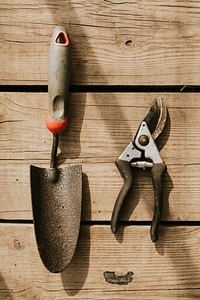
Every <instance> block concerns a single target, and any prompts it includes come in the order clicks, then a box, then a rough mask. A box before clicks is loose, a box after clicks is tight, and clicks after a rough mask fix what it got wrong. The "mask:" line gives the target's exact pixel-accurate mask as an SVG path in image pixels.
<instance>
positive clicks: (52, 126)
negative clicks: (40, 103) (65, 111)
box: [46, 113, 68, 133]
mask: <svg viewBox="0 0 200 300" xmlns="http://www.w3.org/2000/svg"><path fill="white" fill-rule="evenodd" d="M46 126H47V128H48V130H49V131H51V132H52V133H61V132H63V131H64V130H65V128H67V126H68V117H66V118H65V120H63V121H53V120H51V119H50V118H49V116H48V113H47V115H46Z"/></svg>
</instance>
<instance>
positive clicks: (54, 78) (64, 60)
mask: <svg viewBox="0 0 200 300" xmlns="http://www.w3.org/2000/svg"><path fill="white" fill-rule="evenodd" d="M69 78H70V44H69V38H68V33H67V30H66V28H65V27H64V26H56V27H55V29H54V31H53V34H52V38H51V45H50V50H49V64H48V93H49V99H48V116H49V118H50V119H51V120H52V121H63V120H65V119H66V116H67V103H68V92H69Z"/></svg>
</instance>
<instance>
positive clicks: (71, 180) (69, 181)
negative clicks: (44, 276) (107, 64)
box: [30, 165, 82, 273]
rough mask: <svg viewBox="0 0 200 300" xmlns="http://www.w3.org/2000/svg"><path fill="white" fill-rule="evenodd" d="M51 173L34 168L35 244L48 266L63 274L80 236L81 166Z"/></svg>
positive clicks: (32, 175) (49, 170) (32, 185)
mask: <svg viewBox="0 0 200 300" xmlns="http://www.w3.org/2000/svg"><path fill="white" fill-rule="evenodd" d="M52 170H53V171H55V169H52V168H49V169H45V168H38V167H35V166H31V169H30V171H31V194H32V207H33V219H34V228H35V235H36V241H37V245H38V250H39V253H40V257H41V259H42V262H43V264H44V265H45V267H46V268H47V269H48V270H49V271H50V272H52V273H58V272H62V271H63V270H64V269H65V268H66V267H67V265H68V264H69V263H70V261H71V259H72V257H73V255H74V252H75V249H76V244H77V240H78V236H79V229H80V220H81V201H82V172H81V166H80V165H73V166H69V167H67V168H64V169H62V168H58V169H56V172H57V180H56V181H53V180H52V178H53V177H52Z"/></svg>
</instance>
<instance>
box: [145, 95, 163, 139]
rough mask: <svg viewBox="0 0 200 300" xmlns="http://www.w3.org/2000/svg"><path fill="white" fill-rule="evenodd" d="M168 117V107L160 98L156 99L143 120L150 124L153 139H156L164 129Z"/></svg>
mask: <svg viewBox="0 0 200 300" xmlns="http://www.w3.org/2000/svg"><path fill="white" fill-rule="evenodd" d="M166 119H167V108H166V106H165V104H164V102H163V99H162V98H160V99H159V101H158V100H157V99H155V100H154V101H153V103H152V105H151V107H150V110H149V112H148V114H147V115H146V117H145V118H144V120H143V121H145V122H146V123H147V125H148V128H149V130H150V132H151V135H152V137H153V139H154V140H155V139H156V138H157V137H158V136H159V135H160V133H161V132H162V131H163V129H164V126H165V123H166Z"/></svg>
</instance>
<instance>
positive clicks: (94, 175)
mask: <svg viewBox="0 0 200 300" xmlns="http://www.w3.org/2000/svg"><path fill="white" fill-rule="evenodd" d="M159 96H160V95H158V94H146V93H144V94H140V93H135V94H133V93H127V94H126V93H121V94H120V93H109V94H102V93H96V94H91V93H88V94H85V93H77V94H71V95H70V124H69V127H68V130H67V131H66V132H65V133H64V134H63V135H62V136H61V138H60V148H61V150H59V153H60V155H59V158H58V160H59V164H60V166H64V167H67V165H68V164H77V163H80V164H82V167H83V173H84V174H83V214H82V219H83V220H102V221H104V220H110V218H111V213H112V209H113V206H114V203H115V200H116V197H117V195H118V192H119V190H120V188H121V186H122V183H123V181H122V179H121V176H120V174H119V172H118V170H117V168H116V167H115V164H114V161H115V159H116V158H117V157H118V156H119V154H120V153H121V152H122V151H123V149H125V147H126V146H127V145H128V143H129V142H130V141H131V139H132V136H133V134H134V133H135V132H136V130H137V127H138V126H139V124H140V122H141V121H142V119H143V117H144V116H145V115H146V113H147V112H148V110H149V107H150V105H151V102H152V100H153V99H154V98H155V97H159ZM162 96H163V97H164V100H165V103H166V105H167V106H168V111H169V118H168V121H167V125H166V128H165V129H164V132H163V133H162V135H161V136H160V137H159V138H158V142H157V144H158V146H159V148H162V149H161V156H162V157H163V159H164V160H165V162H166V164H167V166H168V173H167V174H166V175H165V177H164V213H163V220H168V221H170V220H174V221H177V220H180V221H195V220H199V219H200V206H199V197H200V184H199V176H200V171H199V164H200V149H199V145H200V118H199V115H200V101H199V95H198V94H181V93H179V94H162ZM0 99H1V100H0V140H1V143H0V159H1V164H0V190H1V205H0V218H3V219H32V211H31V196H30V177H29V166H30V164H34V165H36V166H40V167H48V166H49V159H50V151H51V143H52V135H51V134H50V133H49V132H48V131H47V129H46V127H45V124H44V121H45V113H46V104H47V94H46V93H41V94H38V93H32V94H31V93H1V98H0ZM153 206H154V200H153V187H152V183H151V178H150V174H149V172H148V171H146V172H142V171H141V170H136V176H135V181H134V184H133V187H132V191H131V193H130V195H129V197H128V198H127V201H126V206H125V209H123V211H122V215H121V219H122V220H137V221H138V220H141V221H144V220H151V219H152V214H153Z"/></svg>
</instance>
